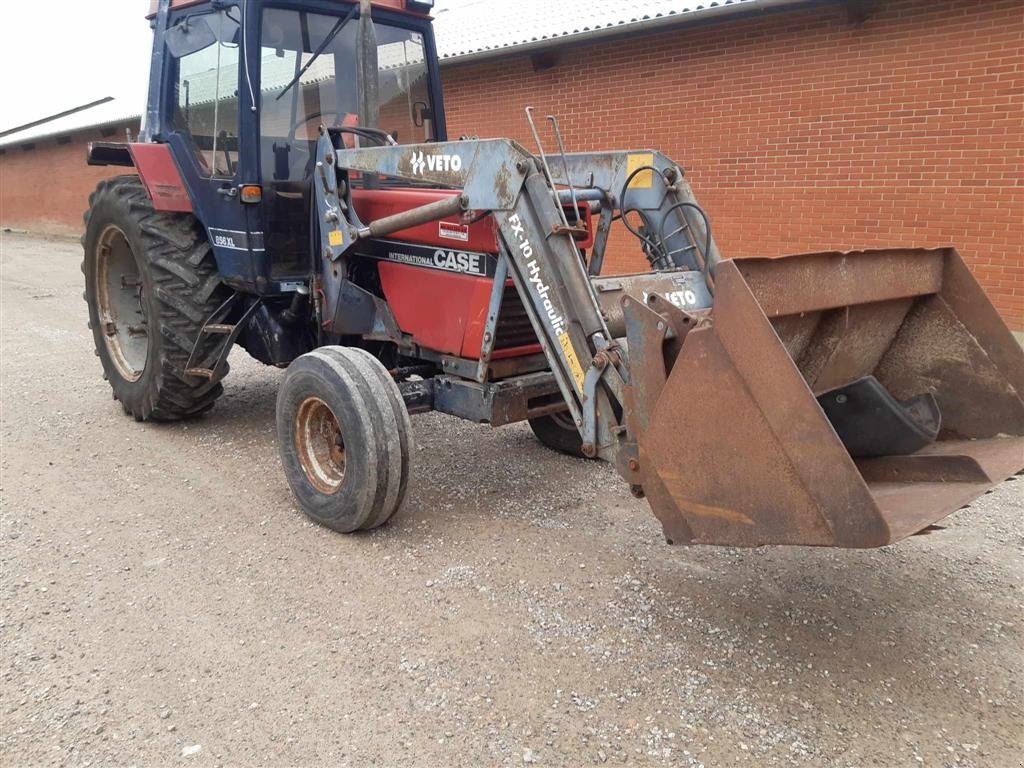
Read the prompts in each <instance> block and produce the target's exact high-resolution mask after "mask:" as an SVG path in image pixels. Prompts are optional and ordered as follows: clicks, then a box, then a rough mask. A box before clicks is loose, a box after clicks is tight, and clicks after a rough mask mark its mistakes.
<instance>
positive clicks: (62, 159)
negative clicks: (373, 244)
mask: <svg viewBox="0 0 1024 768" xmlns="http://www.w3.org/2000/svg"><path fill="white" fill-rule="evenodd" d="M131 130H132V135H135V134H137V133H138V130H139V126H138V124H137V123H136V124H134V125H132V126H131ZM123 136H124V128H123V127H122V128H119V129H118V130H117V132H116V133H115V134H114V135H112V136H105V137H104V136H101V135H100V134H99V133H98V132H83V133H79V134H75V135H73V136H71V137H70V138H71V141H70V142H69V143H67V144H58V143H57V142H56V141H55V140H53V139H48V140H41V141H39V142H37V143H36V145H35V147H34V148H32V149H23V148H22V147H7V148H6V151H5V152H4V153H3V154H0V225H2V226H5V227H13V228H15V229H29V230H34V231H37V232H46V233H51V234H62V235H80V234H81V233H82V214H83V213H85V209H86V208H88V207H89V195H90V194H91V193H92V191H93V190H94V189H95V188H96V184H97V183H98V182H99V181H100V179H105V178H107V177H109V176H117V175H118V174H122V173H131V172H132V169H131V168H113V167H97V166H90V165H86V164H85V150H86V144H87V143H88V142H90V141H101V140H102V141H123V140H124V139H123V138H122V137H123Z"/></svg>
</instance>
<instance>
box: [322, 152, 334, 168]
mask: <svg viewBox="0 0 1024 768" xmlns="http://www.w3.org/2000/svg"><path fill="white" fill-rule="evenodd" d="M324 160H326V161H327V164H328V165H334V153H333V152H328V153H327V155H325V156H324Z"/></svg>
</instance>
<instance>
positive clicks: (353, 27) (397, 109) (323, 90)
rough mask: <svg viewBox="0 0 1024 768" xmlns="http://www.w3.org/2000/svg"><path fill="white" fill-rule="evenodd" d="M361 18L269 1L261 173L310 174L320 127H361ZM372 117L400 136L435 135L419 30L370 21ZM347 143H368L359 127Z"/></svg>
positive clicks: (288, 177)
mask: <svg viewBox="0 0 1024 768" xmlns="http://www.w3.org/2000/svg"><path fill="white" fill-rule="evenodd" d="M358 27H359V22H358V19H351V20H347V19H346V17H345V16H332V15H326V14H318V13H311V12H308V11H294V10H285V9H281V8H267V9H265V10H264V12H263V21H262V34H261V41H260V42H261V50H260V80H259V81H260V155H261V158H260V159H261V166H262V173H263V177H264V178H265V179H266V180H268V181H269V180H273V181H298V180H300V179H303V178H308V174H309V172H310V165H311V163H310V160H311V158H312V156H313V154H314V144H315V141H316V137H317V129H318V128H319V127H320V125H326V126H328V127H342V126H344V127H351V128H358V127H366V126H365V123H364V122H363V116H361V115H360V114H359V85H358V72H359V68H358V63H357V62H358V59H357V50H356V48H357V45H356V40H357V36H358ZM374 30H375V32H376V37H377V68H378V72H377V76H378V89H377V90H378V98H379V102H378V103H379V109H378V113H379V114H378V115H377V125H376V126H373V127H375V128H378V129H380V130H383V131H386V132H387V133H388V134H390V135H391V136H392V137H393V139H394V140H395V141H397V142H398V143H401V144H412V143H419V142H424V141H432V140H433V139H434V138H435V135H434V124H433V120H432V117H433V111H432V105H431V99H430V85H429V74H428V73H429V70H428V68H427V60H426V52H425V49H424V41H423V35H421V34H420V33H419V32H415V31H412V30H407V29H402V28H399V27H393V26H389V25H385V24H380V23H375V24H374ZM346 143H349V144H350V145H358V144H360V143H362V144H364V145H367V144H372V143H373V142H372V141H368V140H367V139H360V137H359V136H358V135H357V134H356V133H350V134H346Z"/></svg>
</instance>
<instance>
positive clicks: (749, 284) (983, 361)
mask: <svg viewBox="0 0 1024 768" xmlns="http://www.w3.org/2000/svg"><path fill="white" fill-rule="evenodd" d="M625 314H626V330H627V337H628V345H629V346H628V349H629V357H630V370H631V381H630V383H629V386H628V387H627V393H626V397H627V402H629V404H630V406H631V407H630V408H628V409H627V419H628V420H629V426H630V431H631V432H632V433H633V434H635V435H637V436H638V439H637V444H638V465H639V466H638V469H637V471H636V473H635V474H634V479H635V480H636V482H637V484H638V485H639V486H641V488H642V490H643V493H644V494H645V495H646V497H647V498H648V500H649V501H650V504H651V507H652V508H653V510H654V513H655V515H656V516H657V517H658V518H659V520H660V521H661V523H662V525H663V528H664V531H665V536H666V538H667V539H668V540H669V541H670V542H674V543H677V544H683V543H693V544H720V545H727V546H758V545H762V544H801V545H813V546H834V547H877V546H882V545H884V544H889V543H891V542H894V541H897V540H899V539H902V538H904V537H906V536H909V535H911V534H915V533H921V532H926V531H928V530H930V529H931V527H932V526H933V524H934V523H936V522H937V521H939V520H941V519H942V518H944V517H946V516H947V515H949V514H950V513H951V512H954V511H955V510H957V509H959V508H961V507H963V506H964V505H966V504H967V503H968V502H970V501H971V500H972V499H974V498H976V497H977V496H979V495H980V494H982V493H984V492H985V491H987V490H988V489H989V488H991V487H992V486H994V485H996V484H998V483H1000V482H1002V481H1003V480H1005V479H1006V478H1008V477H1010V476H1012V475H1014V474H1015V473H1017V472H1019V471H1020V470H1021V469H1022V468H1024V400H1022V397H1024V352H1022V350H1021V347H1020V345H1019V344H1018V343H1017V342H1016V340H1015V339H1014V338H1013V336H1012V334H1011V333H1010V331H1009V330H1008V329H1007V327H1006V325H1005V324H1004V323H1003V321H1002V320H1001V318H1000V317H999V316H998V314H997V313H996V311H995V309H994V308H993V306H992V304H991V303H990V302H989V300H988V298H987V297H986V296H985V294H984V292H983V291H982V290H981V287H980V286H979V285H978V283H977V282H976V281H975V280H974V278H973V277H972V276H971V274H970V273H969V272H968V270H967V268H966V267H965V265H964V263H963V261H962V260H961V259H960V257H959V255H958V254H957V253H956V251H955V250H953V249H940V250H875V251H863V252H855V253H814V254H805V255H798V256H787V257H782V258H773V259H744V260H738V261H726V262H722V263H721V264H720V265H719V266H718V269H717V271H716V274H715V297H714V305H713V307H712V308H711V310H710V311H708V312H707V313H705V314H704V315H700V314H698V315H687V314H686V313H684V312H682V311H680V310H678V309H676V308H675V307H673V306H671V305H670V304H669V303H668V302H667V301H664V300H660V299H656V300H648V302H647V303H646V304H645V303H641V302H639V301H635V300H632V299H629V300H628V301H627V302H626V304H625ZM862 386H868V388H869V389H871V388H873V389H871V391H872V392H875V394H873V395H872V394H870V392H869V395H870V397H869V398H868V399H869V400H870V402H868V405H867V406H865V405H864V404H863V403H862V404H861V406H860V407H858V408H854V407H853V405H854V403H855V402H856V401H857V397H856V396H855V393H854V387H862ZM858 391H860V390H858ZM871 398H874V399H871ZM887 403H888V405H887ZM893 404H895V405H893ZM844 408H846V409H848V410H847V412H846V413H845V416H844V415H843V414H844V411H843V409H844ZM851 408H852V410H850V409H851ZM915 408H916V409H917V410H916V411H915V410H914V409H915ZM922 408H923V409H924V410H923V411H922V410H921V409H922ZM929 408H930V409H932V412H931V413H929V412H928V409H929ZM915 413H916V416H915ZM879 414H881V418H882V423H883V424H889V425H890V426H891V425H892V424H896V427H895V429H896V431H897V432H899V435H898V437H899V436H903V437H905V430H904V431H903V432H901V431H900V430H903V429H904V427H906V428H907V429H909V430H910V431H911V432H913V433H914V434H917V435H918V436H920V435H921V434H923V435H924V437H923V438H922V439H921V440H920V441H918V442H916V443H915V442H914V441H913V440H911V441H910V443H908V442H907V441H906V440H902V441H901V439H896V440H895V441H894V440H891V439H888V438H886V437H885V435H882V436H881V437H879V435H878V434H876V433H877V432H878V423H879V422H878V417H879ZM922 414H923V421H922V419H921V418H918V417H921V416H922ZM930 416H932V417H934V418H933V419H931V422H930V426H931V428H932V432H931V434H927V432H928V428H929V424H928V423H924V422H928V421H929V417H930ZM886 419H888V421H886ZM908 425H909V426H908ZM915 427H922V428H923V431H922V430H917V431H916V432H915V431H914V429H915ZM888 429H889V427H887V426H884V427H883V428H882V432H885V431H886V430H888ZM873 446H874V447H877V450H873ZM894 446H895V447H894ZM900 446H902V448H901V447H900Z"/></svg>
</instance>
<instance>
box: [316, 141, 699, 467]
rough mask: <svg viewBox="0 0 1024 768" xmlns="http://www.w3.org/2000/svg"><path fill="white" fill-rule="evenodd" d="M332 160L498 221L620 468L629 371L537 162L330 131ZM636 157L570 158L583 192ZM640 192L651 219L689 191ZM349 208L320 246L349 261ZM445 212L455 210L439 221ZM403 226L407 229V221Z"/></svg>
mask: <svg viewBox="0 0 1024 768" xmlns="http://www.w3.org/2000/svg"><path fill="white" fill-rule="evenodd" d="M633 154H635V155H638V157H639V158H640V159H639V161H637V160H634V161H632V162H633V164H634V165H635V167H637V168H642V167H643V166H652V167H653V168H654V169H655V170H651V171H642V172H644V173H648V174H651V173H662V172H664V173H669V174H670V175H672V177H673V178H674V179H675V178H678V179H680V180H681V177H682V174H681V173H680V172H679V170H678V168H676V166H675V165H674V164H672V163H671V161H670V160H668V158H666V157H664V156H663V155H660V154H658V153H651V152H643V153H633ZM321 156H322V157H321ZM329 156H330V157H331V158H333V164H334V166H335V167H337V168H338V169H344V171H357V172H363V173H374V174H380V175H383V176H390V177H398V178H404V179H408V180H411V181H417V182H431V183H434V184H438V185H442V186H446V187H451V188H456V189H461V190H463V193H464V196H465V203H464V206H465V207H466V208H467V209H468V210H473V211H489V212H490V213H491V214H492V215H493V216H494V218H495V221H496V222H497V223H498V227H499V231H500V235H501V254H500V259H501V260H502V261H503V262H504V264H505V266H504V269H506V270H507V274H508V275H509V277H511V278H512V280H513V282H514V284H515V286H516V289H517V290H518V292H519V295H520V297H521V299H522V301H523V305H524V307H526V309H527V314H528V315H529V318H530V322H531V324H532V326H533V328H534V331H535V332H536V334H537V338H538V339H540V341H541V345H542V347H543V349H544V351H545V354H546V356H547V358H548V361H549V364H550V367H551V371H552V373H553V374H554V376H555V379H556V381H557V383H558V386H559V389H560V390H561V392H562V395H563V397H564V398H565V402H566V405H567V407H568V409H569V412H570V414H571V416H572V419H573V421H574V422H575V423H576V424H577V426H578V427H579V429H580V432H581V434H582V435H583V438H584V452H585V453H587V454H588V455H591V456H596V457H599V458H602V459H605V460H607V461H610V462H613V463H615V462H616V460H617V458H618V453H619V449H620V447H621V446H622V445H623V444H624V443H625V442H627V441H625V440H624V437H625V425H624V424H622V423H620V422H619V420H618V417H617V415H616V414H621V413H622V412H623V406H624V404H623V388H624V385H625V383H626V382H627V381H628V370H629V369H628V364H627V360H626V353H625V350H624V349H623V348H622V346H621V345H620V344H618V343H617V342H616V341H615V339H614V337H613V336H612V333H611V332H610V330H609V327H608V324H607V323H606V321H605V319H604V316H603V314H602V311H601V305H600V303H599V301H598V297H597V291H596V288H595V286H594V284H593V282H592V280H591V276H590V275H588V273H587V268H586V265H585V264H584V262H583V260H582V259H581V258H580V255H579V253H578V252H577V251H576V249H575V246H574V243H573V240H572V236H571V232H569V231H566V229H565V227H564V224H563V222H562V218H561V216H560V215H559V211H558V205H559V204H558V203H556V198H557V194H558V193H557V190H556V189H555V188H554V187H553V186H552V184H551V183H550V182H549V181H548V179H547V177H546V176H545V174H544V170H543V167H542V166H541V165H540V163H539V162H538V160H537V159H536V158H535V157H534V156H533V155H531V154H530V153H529V152H527V151H526V150H525V149H524V148H523V147H522V146H520V145H519V144H517V143H515V142H514V141H511V140H508V139H490V140H482V141H454V142H443V143H437V144H420V145H410V146H402V147H379V148H377V147H375V148H366V149H336V148H335V143H334V142H333V141H332V140H331V138H330V136H329V133H325V134H324V135H323V136H322V137H321V139H320V145H319V150H318V162H323V165H322V166H321V167H325V168H329V167H330V166H331V164H332V163H331V162H328V161H327V160H328V157H329ZM629 158H630V153H601V154H597V155H568V156H567V159H568V160H569V165H568V168H569V170H570V174H572V175H578V176H579V179H580V180H584V179H585V180H586V184H580V185H579V186H578V187H577V188H578V189H580V190H581V191H582V190H595V189H601V190H604V191H607V190H611V189H622V188H623V186H624V185H625V184H626V183H627V181H629V178H628V177H629V175H630V174H631V173H632V170H633V168H632V167H631V166H630V162H631V161H630V159H629ZM591 166H593V167H594V168H599V169H601V170H600V172H598V173H592V172H591V171H584V169H586V168H590V167H591ZM325 178H326V182H325V181H324V179H325ZM635 181H636V177H634V179H633V182H635ZM325 183H326V184H327V187H329V186H330V183H331V182H330V179H329V177H323V176H322V177H321V180H320V181H319V187H318V195H320V198H318V199H322V205H323V206H324V212H325V215H328V216H333V214H331V213H330V212H329V209H331V208H336V207H338V203H336V202H334V201H333V199H331V198H330V197H329V196H327V195H325V194H324V192H325V191H328V190H327V188H326V187H325V186H324V185H325ZM637 189H638V190H640V194H639V195H638V196H637V197H638V202H637V204H638V205H642V206H643V207H644V208H645V209H649V210H650V211H653V212H659V211H668V210H669V208H670V207H671V205H672V204H673V203H674V202H676V201H675V200H674V199H673V196H675V195H683V196H686V195H689V188H688V186H682V185H680V186H679V187H677V188H672V189H671V190H670V191H669V194H666V192H665V190H664V189H658V188H656V187H655V185H654V183H653V182H648V183H647V185H646V186H640V185H637ZM690 197H691V198H692V195H690ZM343 207H344V208H345V209H346V211H347V214H348V220H347V228H346V227H344V226H341V224H340V223H339V226H338V228H337V229H335V230H333V231H339V232H341V235H340V236H337V235H335V236H334V241H335V242H336V243H337V245H332V244H331V234H330V232H331V231H332V230H331V229H325V233H324V243H323V245H324V247H325V248H326V249H328V250H331V251H332V254H333V255H334V256H335V258H342V257H343V255H344V253H345V252H346V251H347V250H348V249H349V248H350V247H351V246H352V245H353V244H354V243H355V242H356V241H357V240H358V239H359V237H360V231H361V230H363V229H366V227H365V225H364V224H363V222H360V221H358V219H357V217H356V214H355V211H354V209H353V207H352V206H351V205H350V204H348V203H346V204H345V205H344V206H343ZM445 213H451V211H446V212H444V213H442V214H440V215H444V214H445ZM426 214H427V215H433V214H431V212H426ZM435 217H439V216H435ZM335 221H336V220H334V219H331V222H335ZM400 223H401V224H402V225H407V224H408V219H406V220H404V221H403V222H400ZM396 228H397V224H396ZM378 231H379V230H378ZM500 268H501V267H499V269H500ZM683 271H684V272H686V271H688V272H690V273H691V274H690V275H689V279H690V282H689V284H691V285H692V287H693V291H692V293H693V299H694V307H693V308H694V309H700V308H707V307H710V306H711V295H710V292H709V291H708V290H707V289H706V286H705V283H704V280H703V278H702V277H701V276H700V273H699V271H697V272H694V271H693V270H683ZM652 277H653V276H652ZM325 279H326V278H325ZM634 292H635V293H637V295H640V294H641V293H642V292H643V286H640V285H638V286H636V287H635V288H634Z"/></svg>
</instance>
